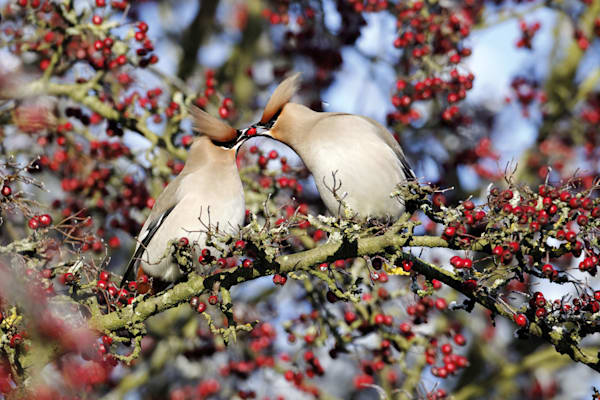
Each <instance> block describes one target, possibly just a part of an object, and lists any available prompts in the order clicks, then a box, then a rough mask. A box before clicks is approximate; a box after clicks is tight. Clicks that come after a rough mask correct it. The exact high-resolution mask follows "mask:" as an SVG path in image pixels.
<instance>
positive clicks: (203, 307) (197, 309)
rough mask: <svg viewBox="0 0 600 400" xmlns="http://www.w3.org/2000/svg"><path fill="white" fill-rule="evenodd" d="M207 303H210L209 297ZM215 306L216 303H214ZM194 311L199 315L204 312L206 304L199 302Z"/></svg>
mask: <svg viewBox="0 0 600 400" xmlns="http://www.w3.org/2000/svg"><path fill="white" fill-rule="evenodd" d="M211 297H216V296H211ZM208 299H209V300H208V301H209V302H210V297H209V298H208ZM215 304H216V302H215ZM196 311H197V312H199V313H203V312H204V311H206V303H205V302H203V301H201V302H200V303H198V307H196Z"/></svg>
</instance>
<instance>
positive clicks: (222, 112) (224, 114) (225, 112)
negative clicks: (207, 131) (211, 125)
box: [219, 106, 229, 119]
mask: <svg viewBox="0 0 600 400" xmlns="http://www.w3.org/2000/svg"><path fill="white" fill-rule="evenodd" d="M219 115H220V116H221V118H223V119H226V118H227V117H229V110H228V109H227V107H223V106H221V107H219Z"/></svg>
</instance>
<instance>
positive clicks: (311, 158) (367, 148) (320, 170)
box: [296, 114, 406, 218]
mask: <svg viewBox="0 0 600 400" xmlns="http://www.w3.org/2000/svg"><path fill="white" fill-rule="evenodd" d="M378 129H382V128H381V127H379V126H377V125H374V124H372V123H371V122H370V121H369V120H368V119H366V118H363V117H360V116H355V115H348V114H335V115H332V116H330V117H326V118H323V119H322V120H321V121H319V122H318V123H317V124H315V125H314V127H313V128H312V129H311V130H310V132H308V135H307V137H306V138H305V140H303V143H302V144H301V145H299V146H296V147H297V148H296V151H297V152H298V154H299V155H300V157H301V158H302V159H303V161H304V163H305V164H306V166H307V168H308V169H309V170H310V171H311V173H312V174H313V176H314V179H315V183H316V185H317V189H318V190H319V194H320V195H321V198H322V200H323V202H324V203H325V205H326V207H327V208H328V210H329V211H330V212H331V213H332V214H333V215H338V211H339V209H340V207H339V202H338V201H337V200H336V199H335V197H334V195H333V194H332V192H331V190H330V189H329V188H332V187H333V183H334V182H333V174H334V173H335V179H336V183H337V184H338V185H341V186H340V188H339V190H338V193H339V195H340V197H344V201H345V202H346V204H347V206H348V207H349V208H350V209H352V211H353V212H355V213H358V215H359V216H360V217H362V218H367V217H373V218H383V217H393V218H397V217H399V216H400V215H401V214H402V213H403V212H404V204H403V201H401V200H400V199H397V198H390V194H391V193H392V191H394V189H395V188H396V185H398V184H399V183H402V182H405V181H406V177H405V176H404V173H403V171H402V164H401V162H400V160H399V159H398V156H397V154H396V153H395V152H394V150H393V149H392V148H391V147H390V146H389V145H387V144H386V142H385V141H384V140H383V139H382V137H381V135H382V134H385V135H389V134H390V133H389V132H387V131H385V130H384V132H378Z"/></svg>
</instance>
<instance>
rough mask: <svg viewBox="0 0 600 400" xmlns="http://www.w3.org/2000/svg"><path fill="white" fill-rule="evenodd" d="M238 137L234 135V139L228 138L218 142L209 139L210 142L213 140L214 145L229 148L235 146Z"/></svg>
mask: <svg viewBox="0 0 600 400" xmlns="http://www.w3.org/2000/svg"><path fill="white" fill-rule="evenodd" d="M237 141H238V138H237V137H236V138H235V139H232V140H229V141H227V142H219V141H217V140H211V142H213V144H214V145H215V146H220V147H223V148H225V149H231V148H233V146H235V144H236V143H237Z"/></svg>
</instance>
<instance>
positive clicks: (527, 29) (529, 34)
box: [517, 21, 541, 50]
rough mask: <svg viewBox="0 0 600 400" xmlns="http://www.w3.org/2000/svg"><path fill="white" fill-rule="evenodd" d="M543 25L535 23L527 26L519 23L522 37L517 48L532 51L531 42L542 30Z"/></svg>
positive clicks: (525, 23)
mask: <svg viewBox="0 0 600 400" xmlns="http://www.w3.org/2000/svg"><path fill="white" fill-rule="evenodd" d="M540 27H541V24H540V23H539V22H537V21H536V22H533V23H531V24H529V25H527V22H525V21H521V22H519V28H520V30H521V37H520V38H519V40H518V41H517V47H525V48H526V49H530V50H531V41H532V40H533V37H534V36H535V33H536V32H537V31H538V30H539V29H540Z"/></svg>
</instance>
